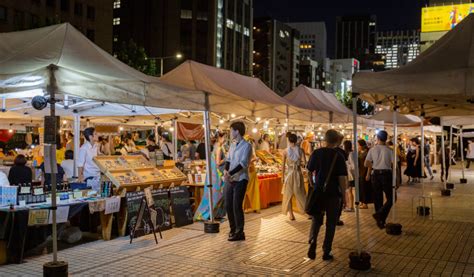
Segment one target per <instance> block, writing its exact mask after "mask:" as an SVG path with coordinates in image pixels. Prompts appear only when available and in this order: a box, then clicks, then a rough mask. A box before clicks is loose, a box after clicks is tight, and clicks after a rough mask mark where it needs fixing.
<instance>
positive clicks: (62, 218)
mask: <svg viewBox="0 0 474 277" xmlns="http://www.w3.org/2000/svg"><path fill="white" fill-rule="evenodd" d="M68 216H69V206H58V209H57V210H56V223H65V222H67V219H68ZM48 223H49V224H53V211H52V210H50V211H49V221H48Z"/></svg>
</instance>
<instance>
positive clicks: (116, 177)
mask: <svg viewBox="0 0 474 277" xmlns="http://www.w3.org/2000/svg"><path fill="white" fill-rule="evenodd" d="M105 175H106V176H107V177H108V178H109V179H110V181H112V183H114V185H115V186H117V187H124V186H130V185H133V186H135V185H138V184H141V183H143V182H142V179H141V178H140V176H138V175H137V173H135V172H134V171H133V170H131V169H123V170H109V171H106V173H105Z"/></svg>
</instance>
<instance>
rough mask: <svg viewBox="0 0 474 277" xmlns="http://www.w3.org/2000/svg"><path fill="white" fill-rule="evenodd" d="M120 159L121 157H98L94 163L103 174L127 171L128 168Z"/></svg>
mask: <svg viewBox="0 0 474 277" xmlns="http://www.w3.org/2000/svg"><path fill="white" fill-rule="evenodd" d="M118 157H119V156H97V157H94V162H95V163H96V164H97V166H98V167H99V169H100V171H102V172H107V171H109V170H124V169H127V167H126V166H125V165H124V164H123V163H121V162H120V161H119V160H118Z"/></svg>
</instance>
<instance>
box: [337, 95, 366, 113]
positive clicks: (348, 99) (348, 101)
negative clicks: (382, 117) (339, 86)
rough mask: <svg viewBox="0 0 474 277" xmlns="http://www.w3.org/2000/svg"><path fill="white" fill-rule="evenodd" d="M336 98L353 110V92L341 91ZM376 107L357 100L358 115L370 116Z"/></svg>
mask: <svg viewBox="0 0 474 277" xmlns="http://www.w3.org/2000/svg"><path fill="white" fill-rule="evenodd" d="M336 98H337V99H338V100H339V101H340V102H341V103H342V104H344V105H345V106H346V107H347V108H349V109H351V110H352V92H351V91H349V92H347V93H342V92H340V91H337V92H336ZM373 112H374V106H372V105H370V104H369V103H367V102H366V101H364V100H362V99H360V98H359V99H357V114H360V115H368V114H373Z"/></svg>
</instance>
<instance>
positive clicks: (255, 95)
mask: <svg viewBox="0 0 474 277" xmlns="http://www.w3.org/2000/svg"><path fill="white" fill-rule="evenodd" d="M161 80H162V81H163V82H165V83H167V84H172V85H176V86H180V87H184V88H186V89H189V90H193V91H196V90H198V91H204V92H207V93H209V102H210V103H209V104H210V110H211V111H213V112H218V113H226V114H229V113H235V114H238V115H244V116H255V117H265V118H280V119H285V118H287V117H289V118H290V119H297V120H307V121H315V122H329V116H328V115H327V114H325V113H318V112H316V111H309V110H304V109H301V108H297V107H294V106H292V105H291V103H289V102H288V101H287V100H285V99H284V98H282V97H280V96H279V95H278V94H276V93H275V92H273V91H272V90H271V89H270V88H268V87H267V86H266V85H265V84H264V83H263V82H262V81H261V80H260V79H257V78H252V77H248V76H244V75H241V74H237V73H235V72H232V71H229V70H225V69H220V68H216V67H213V66H209V65H205V64H201V63H198V62H195V61H186V62H184V63H182V64H181V65H180V66H178V67H176V68H175V69H173V70H172V71H170V72H168V73H167V74H165V75H164V76H163V77H161Z"/></svg>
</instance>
